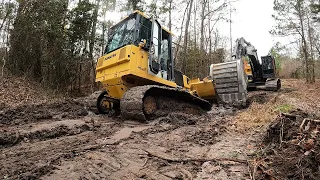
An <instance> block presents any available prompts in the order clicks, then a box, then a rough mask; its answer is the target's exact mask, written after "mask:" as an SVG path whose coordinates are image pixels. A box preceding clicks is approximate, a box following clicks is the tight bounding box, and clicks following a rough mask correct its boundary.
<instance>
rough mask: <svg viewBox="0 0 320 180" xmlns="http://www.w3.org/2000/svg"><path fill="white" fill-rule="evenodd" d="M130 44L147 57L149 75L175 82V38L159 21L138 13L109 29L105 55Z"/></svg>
mask: <svg viewBox="0 0 320 180" xmlns="http://www.w3.org/2000/svg"><path fill="white" fill-rule="evenodd" d="M130 44H132V45H136V46H139V47H141V50H143V51H146V52H147V53H148V73H149V74H151V75H154V76H157V77H160V78H163V79H166V80H169V81H173V80H174V67H173V64H174V63H173V57H172V34H171V32H169V31H167V30H166V29H164V28H163V27H162V26H161V25H160V23H159V22H158V21H157V20H155V19H153V18H148V17H146V16H145V15H144V14H143V13H141V12H139V11H135V12H134V13H133V14H131V15H129V16H128V17H126V18H125V19H123V20H122V21H121V22H120V23H118V24H116V25H115V26H113V27H112V28H111V29H110V33H109V40H108V44H107V47H106V49H105V54H108V53H111V52H113V51H115V50H117V49H120V48H122V47H124V46H126V45H130Z"/></svg>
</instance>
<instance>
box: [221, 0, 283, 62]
mask: <svg viewBox="0 0 320 180" xmlns="http://www.w3.org/2000/svg"><path fill="white" fill-rule="evenodd" d="M232 6H233V7H234V8H235V9H236V11H235V12H233V13H232V22H233V23H232V38H233V43H234V41H235V40H236V39H237V38H240V37H244V38H245V39H246V40H247V41H248V42H250V43H251V44H252V45H254V46H255V48H256V49H257V50H258V55H259V56H265V55H267V54H268V52H269V50H270V48H271V47H272V46H273V45H274V44H275V43H276V38H274V37H273V36H272V35H270V33H269V31H270V30H271V29H272V26H273V25H274V20H273V18H272V17H271V15H272V14H273V0H240V1H238V2H235V3H233V4H232ZM218 29H219V30H220V32H221V33H223V35H225V36H228V37H229V32H230V30H229V24H228V23H223V24H220V25H219V27H218ZM278 40H279V39H278ZM229 46H230V45H229Z"/></svg>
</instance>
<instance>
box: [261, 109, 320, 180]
mask: <svg viewBox="0 0 320 180" xmlns="http://www.w3.org/2000/svg"><path fill="white" fill-rule="evenodd" d="M267 132H268V133H267V135H266V137H265V139H264V141H265V143H267V144H269V146H268V148H266V149H265V150H264V152H265V153H264V156H263V158H262V160H261V161H260V162H261V163H260V165H262V164H263V168H261V169H264V170H263V171H264V172H265V173H264V175H266V174H267V175H268V176H273V177H276V178H277V179H320V172H319V169H320V133H319V132H320V121H319V120H317V118H316V117H315V116H314V115H313V114H309V113H305V112H303V111H301V110H296V111H293V112H291V113H290V114H284V113H283V114H281V115H279V116H278V117H277V118H276V120H275V121H274V122H273V123H272V124H271V125H270V126H269V128H268V131H267ZM260 167H261V166H260Z"/></svg>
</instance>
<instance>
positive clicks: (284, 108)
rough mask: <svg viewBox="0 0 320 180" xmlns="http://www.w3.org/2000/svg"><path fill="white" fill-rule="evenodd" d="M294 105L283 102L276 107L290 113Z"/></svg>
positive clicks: (277, 109)
mask: <svg viewBox="0 0 320 180" xmlns="http://www.w3.org/2000/svg"><path fill="white" fill-rule="evenodd" d="M292 109H293V107H292V105H290V104H282V105H279V106H277V107H276V111H280V112H282V113H288V112H290V111H292Z"/></svg>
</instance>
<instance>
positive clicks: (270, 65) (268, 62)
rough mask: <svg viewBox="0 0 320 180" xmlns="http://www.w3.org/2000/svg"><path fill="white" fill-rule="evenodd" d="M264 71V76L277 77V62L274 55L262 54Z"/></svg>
mask: <svg viewBox="0 0 320 180" xmlns="http://www.w3.org/2000/svg"><path fill="white" fill-rule="evenodd" d="M261 60H262V73H263V78H265V79H267V78H275V77H276V64H275V60H274V58H273V57H272V56H262V57H261Z"/></svg>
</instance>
